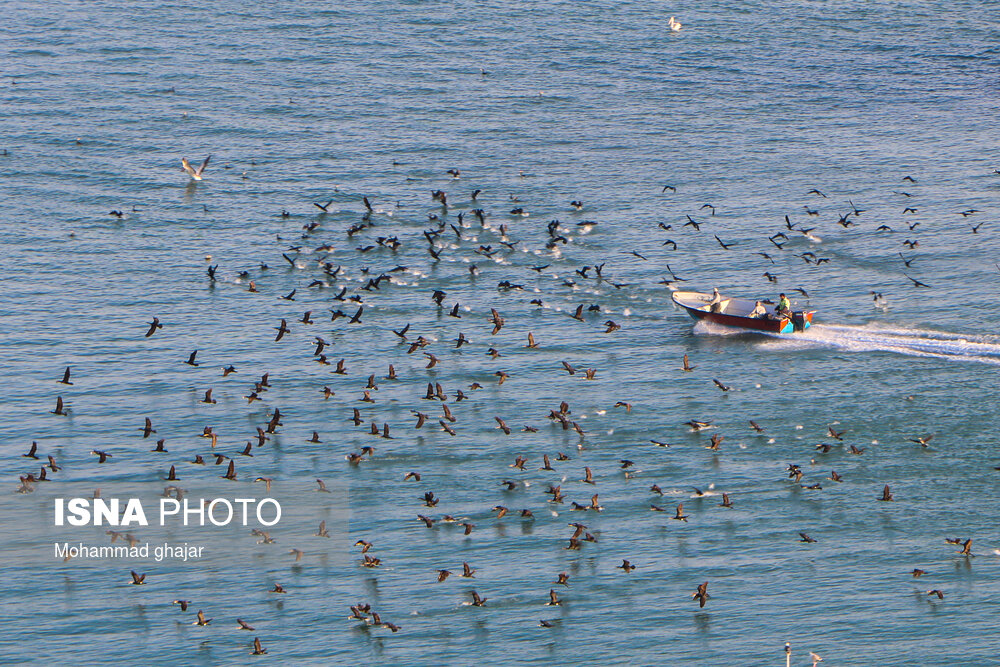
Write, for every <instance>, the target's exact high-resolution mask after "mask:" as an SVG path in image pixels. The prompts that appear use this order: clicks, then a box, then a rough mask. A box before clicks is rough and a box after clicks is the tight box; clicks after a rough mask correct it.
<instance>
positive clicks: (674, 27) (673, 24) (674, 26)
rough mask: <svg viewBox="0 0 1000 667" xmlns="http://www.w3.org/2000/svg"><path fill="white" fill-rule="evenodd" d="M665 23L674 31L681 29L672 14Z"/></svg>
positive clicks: (679, 23)
mask: <svg viewBox="0 0 1000 667" xmlns="http://www.w3.org/2000/svg"><path fill="white" fill-rule="evenodd" d="M667 25H668V26H670V29H671V30H673V31H674V32H680V30H681V22H680V21H678V20H677V19H675V18H674V17H673V16H671V17H670V20H669V21H667Z"/></svg>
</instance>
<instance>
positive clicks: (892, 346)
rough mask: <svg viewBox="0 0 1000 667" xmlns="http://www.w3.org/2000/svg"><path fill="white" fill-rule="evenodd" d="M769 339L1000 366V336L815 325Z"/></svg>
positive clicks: (877, 326) (856, 350) (855, 350)
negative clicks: (801, 330) (798, 331)
mask: <svg viewBox="0 0 1000 667" xmlns="http://www.w3.org/2000/svg"><path fill="white" fill-rule="evenodd" d="M767 335H768V336H769V337H773V338H780V339H781V340H782V345H783V346H784V345H785V344H786V342H794V343H798V344H800V345H804V346H816V345H820V346H826V347H834V348H838V349H842V350H849V351H852V352H894V353H897V354H905V355H908V356H914V357H932V358H937V359H948V360H951V361H971V362H976V363H983V364H993V365H997V366H1000V336H974V335H967V334H953V333H948V332H945V331H933V330H930V329H907V328H902V327H891V326H882V325H877V324H869V325H863V326H851V325H834V324H814V325H813V326H811V327H810V328H809V329H807V330H805V331H803V332H800V333H790V334H767Z"/></svg>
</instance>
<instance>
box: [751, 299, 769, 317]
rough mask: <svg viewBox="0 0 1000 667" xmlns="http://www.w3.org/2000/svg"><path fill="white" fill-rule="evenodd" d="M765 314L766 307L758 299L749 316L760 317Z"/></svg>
mask: <svg viewBox="0 0 1000 667" xmlns="http://www.w3.org/2000/svg"><path fill="white" fill-rule="evenodd" d="M766 316H767V308H765V307H764V304H762V303H761V302H760V301H758V302H757V305H755V306H754V307H753V310H752V311H750V317H753V318H755V319H760V318H762V317H766Z"/></svg>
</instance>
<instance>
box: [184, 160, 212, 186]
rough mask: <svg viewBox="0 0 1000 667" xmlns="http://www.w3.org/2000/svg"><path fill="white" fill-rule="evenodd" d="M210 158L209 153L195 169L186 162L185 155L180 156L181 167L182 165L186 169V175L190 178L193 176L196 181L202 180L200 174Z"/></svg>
mask: <svg viewBox="0 0 1000 667" xmlns="http://www.w3.org/2000/svg"><path fill="white" fill-rule="evenodd" d="M211 159H212V156H211V155H209V156H208V157H207V158H205V161H204V162H202V163H201V166H200V167H198V168H197V169H195V168H194V167H192V166H191V163H190V162H188V160H187V158H186V157H182V158H181V167H183V169H184V171H186V172H187V173H188V176H190V177H191V178H193V179H194V180H196V181H200V180H203V179H202V174H203V173H204V171H205V167H207V166H208V161H209V160H211Z"/></svg>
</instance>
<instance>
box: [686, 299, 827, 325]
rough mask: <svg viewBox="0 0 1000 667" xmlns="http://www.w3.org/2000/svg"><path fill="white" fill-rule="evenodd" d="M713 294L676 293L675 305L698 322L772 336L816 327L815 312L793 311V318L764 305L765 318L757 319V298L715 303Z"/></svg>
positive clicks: (763, 316)
mask: <svg viewBox="0 0 1000 667" xmlns="http://www.w3.org/2000/svg"><path fill="white" fill-rule="evenodd" d="M712 298H713V297H712V295H711V294H706V293H704V292H674V294H673V299H674V303H676V304H677V305H678V306H680V307H681V308H683V309H684V310H685V311H687V314H688V315H690V316H691V317H693V318H694V319H696V320H705V321H706V322H714V323H716V324H722V325H725V326H727V327H739V328H741V329H753V330H754V331H769V332H771V333H792V332H793V331H805V330H806V329H808V328H809V325H811V324H812V318H813V313H815V312H816V311H814V310H798V311H793V312H792V316H791V317H784V316H778V315H777V314H776V311H775V306H774V305H773V304H771V305H768V304H764V313H763V315H757V316H753V315H752V313H753V312H754V309H755V308H756V306H757V302H756V301H755V300H753V299H735V298H732V297H727V296H723V297H722V299H721V300H720V301H719V302H718V303H716V304H712Z"/></svg>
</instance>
